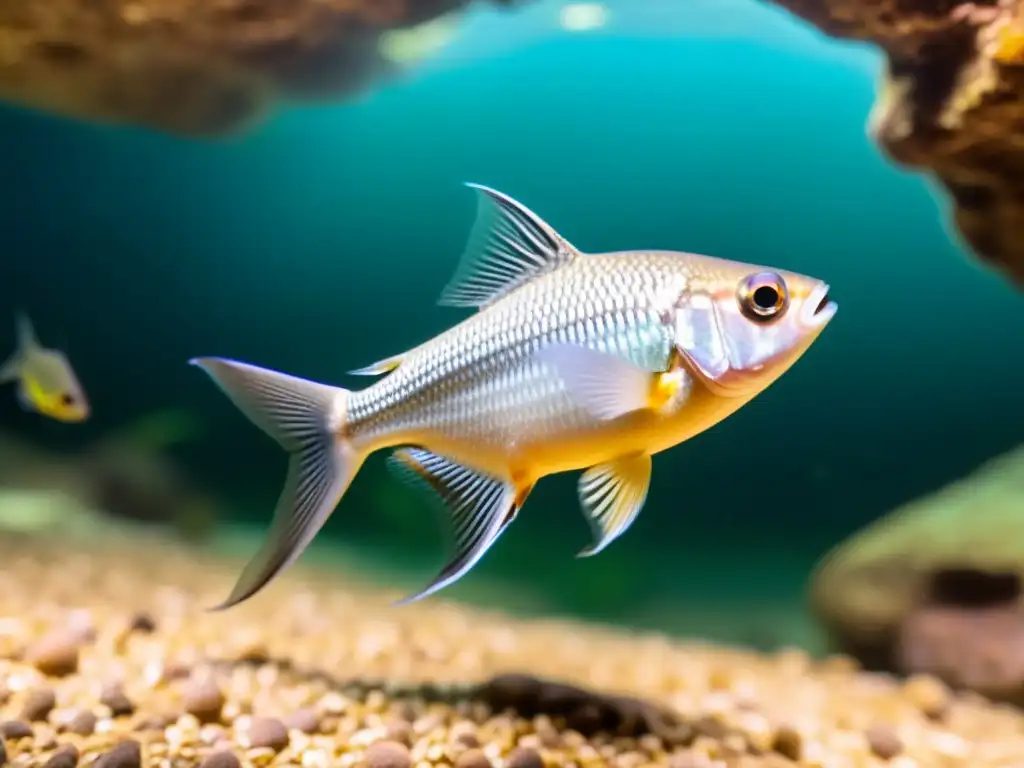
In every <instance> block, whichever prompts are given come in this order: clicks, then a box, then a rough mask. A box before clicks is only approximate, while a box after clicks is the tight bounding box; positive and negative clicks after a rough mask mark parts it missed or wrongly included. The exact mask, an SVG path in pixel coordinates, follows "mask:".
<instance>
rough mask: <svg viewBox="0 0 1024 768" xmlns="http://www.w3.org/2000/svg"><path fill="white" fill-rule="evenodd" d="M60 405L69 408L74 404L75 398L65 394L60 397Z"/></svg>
mask: <svg viewBox="0 0 1024 768" xmlns="http://www.w3.org/2000/svg"><path fill="white" fill-rule="evenodd" d="M60 404H61V405H64V406H67V407H69V408H70V407H71V406H72V405H74V404H75V396H74V395H71V394H68V393H67V392H65V393H64V394H63V395H61V396H60Z"/></svg>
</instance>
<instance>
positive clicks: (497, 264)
mask: <svg viewBox="0 0 1024 768" xmlns="http://www.w3.org/2000/svg"><path fill="white" fill-rule="evenodd" d="M466 186H468V187H470V188H471V189H473V190H474V191H475V192H476V194H477V214H476V220H475V222H474V224H473V228H472V230H471V231H470V234H469V240H468V241H467V243H466V248H465V250H464V251H463V253H462V257H461V259H460V260H459V265H458V267H457V268H456V270H455V273H454V274H453V275H452V278H451V280H450V281H449V282H448V285H447V286H446V287H445V289H444V291H442V293H441V297H440V299H439V300H438V303H439V304H441V305H442V306H448V307H477V308H480V309H482V308H483V307H485V306H487V305H488V304H491V303H492V302H494V301H497V300H498V299H500V298H501V297H502V296H504V295H506V294H507V293H510V292H511V291H513V290H515V289H516V288H518V287H519V286H521V285H524V284H526V283H528V282H530V281H531V280H533V279H534V278H536V277H539V276H540V275H543V274H546V273H548V272H551V271H553V270H556V269H558V268H559V267H562V266H564V265H566V264H569V263H570V262H572V261H573V260H574V259H576V258H577V257H578V256H579V251H577V250H576V248H575V247H573V246H572V244H570V243H569V241H568V240H566V239H565V238H564V237H562V236H561V235H559V234H558V233H557V232H556V231H555V230H554V228H552V227H551V226H550V225H549V224H547V223H546V222H545V221H544V220H543V219H541V218H540V217H539V216H538V215H537V214H535V213H534V212H533V211H531V210H530V209H529V208H527V207H526V206H525V205H523V204H522V203H519V202H517V201H516V200H513V199H512V198H511V197H509V196H508V195H505V194H503V193H501V192H498V191H497V190H495V189H491V188H490V187H485V186H483V185H481V184H473V183H467V184H466Z"/></svg>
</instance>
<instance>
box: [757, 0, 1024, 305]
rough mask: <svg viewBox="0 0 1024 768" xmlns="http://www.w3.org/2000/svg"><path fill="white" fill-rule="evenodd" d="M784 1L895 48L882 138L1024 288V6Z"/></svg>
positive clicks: (883, 90) (1004, 1)
mask: <svg viewBox="0 0 1024 768" xmlns="http://www.w3.org/2000/svg"><path fill="white" fill-rule="evenodd" d="M773 2H775V3H776V4H777V5H780V6H783V7H785V8H787V9H788V10H790V11H792V12H793V13H795V14H797V15H798V16H800V17H802V18H804V19H805V20H807V21H809V22H811V23H812V24H815V25H816V26H817V27H819V28H820V29H821V30H822V31H824V32H825V33H827V34H829V35H832V36H834V37H839V38H847V39H852V40H863V41H870V42H873V43H875V44H877V45H878V46H879V47H880V48H881V49H882V50H883V51H884V52H885V54H886V56H887V59H888V64H887V71H886V73H885V74H884V76H883V79H882V82H881V84H880V87H879V93H878V100H877V102H876V105H875V110H874V113H873V114H872V116H871V120H870V126H869V128H870V131H871V133H872V135H873V136H874V137H875V139H876V140H877V141H878V142H879V144H880V145H881V146H882V148H883V149H884V150H885V151H886V152H887V153H888V155H889V156H890V157H891V158H892V159H893V160H895V161H896V162H898V163H901V164H903V165H905V166H908V167H913V168H918V169H921V170H925V171H929V172H931V173H933V174H934V175H935V176H936V177H937V178H938V179H939V180H940V181H941V182H942V184H943V185H944V186H945V188H946V189H947V190H948V191H949V192H950V193H951V195H952V197H953V201H954V204H955V210H954V218H955V222H956V226H957V227H958V228H959V230H960V232H962V233H963V235H964V237H965V238H966V240H967V242H968V243H969V245H970V246H971V248H972V249H973V250H974V251H975V252H976V253H977V254H978V255H979V256H980V257H981V258H982V259H983V260H985V261H986V262H987V263H988V264H989V265H991V266H993V267H995V268H996V269H998V270H1000V271H1001V272H1003V273H1004V274H1005V275H1007V276H1008V278H1009V279H1010V280H1011V281H1012V282H1013V283H1014V284H1015V285H1017V286H1018V287H1019V288H1021V289H1022V290H1024V134H1022V133H1021V127H1022V125H1024V3H1022V2H1020V0H978V2H956V1H955V0H915V2H905V0H773Z"/></svg>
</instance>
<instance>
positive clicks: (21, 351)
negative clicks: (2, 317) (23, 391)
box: [0, 312, 39, 384]
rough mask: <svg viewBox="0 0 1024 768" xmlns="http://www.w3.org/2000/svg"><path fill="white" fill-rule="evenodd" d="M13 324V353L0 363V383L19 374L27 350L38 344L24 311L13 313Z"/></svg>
mask: <svg viewBox="0 0 1024 768" xmlns="http://www.w3.org/2000/svg"><path fill="white" fill-rule="evenodd" d="M14 326H15V333H16V336H17V343H16V345H15V348H14V354H12V355H11V356H10V357H9V358H7V360H5V361H4V363H3V365H0V384H6V383H7V382H9V381H14V380H16V379H17V378H18V376H20V375H21V366H22V363H23V361H24V359H25V355H26V354H28V352H29V350H31V349H34V348H35V347H38V346H39V342H38V341H36V333H35V331H34V330H33V329H32V321H31V320H29V319H28V315H26V314H25V313H24V312H18V313H17V314H15V316H14Z"/></svg>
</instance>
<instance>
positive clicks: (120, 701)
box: [100, 683, 135, 717]
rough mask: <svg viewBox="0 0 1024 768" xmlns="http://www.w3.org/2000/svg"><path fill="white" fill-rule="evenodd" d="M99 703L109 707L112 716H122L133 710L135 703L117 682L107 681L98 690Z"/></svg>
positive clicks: (129, 713)
mask: <svg viewBox="0 0 1024 768" xmlns="http://www.w3.org/2000/svg"><path fill="white" fill-rule="evenodd" d="M100 704H103V705H105V706H107V707H109V708H110V714H112V715H113V716H114V717H123V716H125V715H131V714H133V713H134V712H135V705H134V704H133V703H132V701H131V699H129V698H128V696H127V694H126V693H125V692H124V689H123V688H122V687H121V686H120V684H118V683H108V684H107V685H105V686H103V690H102V691H100Z"/></svg>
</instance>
